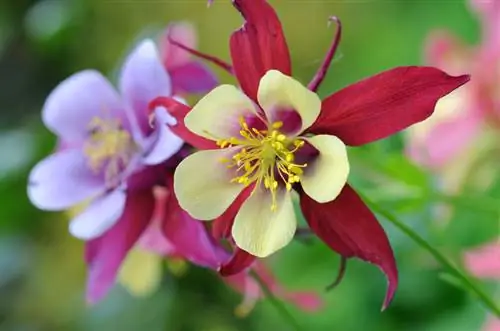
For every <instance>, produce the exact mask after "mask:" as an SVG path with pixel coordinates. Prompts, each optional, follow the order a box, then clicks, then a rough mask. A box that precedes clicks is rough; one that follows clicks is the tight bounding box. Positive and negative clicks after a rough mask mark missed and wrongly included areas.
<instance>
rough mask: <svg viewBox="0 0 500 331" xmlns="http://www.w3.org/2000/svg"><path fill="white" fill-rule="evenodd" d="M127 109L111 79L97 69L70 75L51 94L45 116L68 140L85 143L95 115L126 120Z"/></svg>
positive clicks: (55, 129)
mask: <svg viewBox="0 0 500 331" xmlns="http://www.w3.org/2000/svg"><path fill="white" fill-rule="evenodd" d="M123 109H124V105H123V104H122V101H121V100H120V97H119V95H118V93H117V92H116V91H115V89H114V88H113V86H111V84H110V83H109V82H108V80H107V79H106V78H105V77H104V76H102V75H101V74H100V73H99V72H97V71H95V70H85V71H81V72H78V73H76V74H74V75H72V76H70V77H68V78H67V79H65V80H64V81H62V82H61V83H60V84H59V85H58V86H57V87H56V88H55V89H54V90H53V91H52V92H51V93H50V95H49V96H48V98H47V100H46V101H45V105H44V106H43V110H42V119H43V122H44V124H45V126H47V128H49V129H50V130H51V131H52V132H54V133H55V134H56V135H58V136H59V137H60V138H62V139H63V140H64V141H65V142H67V143H72V142H82V141H83V140H84V139H85V138H86V137H87V135H88V124H89V123H90V121H91V120H92V118H94V117H96V116H98V117H103V116H109V115H112V116H113V117H119V118H123V119H125V113H124V112H123ZM122 124H126V123H122Z"/></svg>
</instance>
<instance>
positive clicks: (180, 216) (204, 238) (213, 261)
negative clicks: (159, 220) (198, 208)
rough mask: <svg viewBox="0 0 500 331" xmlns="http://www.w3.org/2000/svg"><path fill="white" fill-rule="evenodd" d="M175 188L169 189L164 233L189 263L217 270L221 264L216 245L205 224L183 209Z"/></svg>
mask: <svg viewBox="0 0 500 331" xmlns="http://www.w3.org/2000/svg"><path fill="white" fill-rule="evenodd" d="M172 188H173V187H169V191H170V194H169V195H168V197H167V199H168V200H167V201H166V203H167V206H166V209H165V214H164V215H163V226H162V227H163V233H164V235H165V237H166V238H167V240H168V241H170V242H171V243H172V245H173V246H174V247H175V251H176V253H177V254H180V255H181V256H182V257H184V258H186V259H188V260H189V261H191V262H193V263H195V264H198V265H201V266H204V267H209V268H213V269H216V268H218V267H219V265H220V264H221V261H219V259H218V256H217V254H216V249H217V248H216V243H215V241H212V240H211V238H210V237H209V233H208V231H207V229H206V228H205V226H204V224H202V223H201V222H200V221H197V220H195V219H193V218H192V217H191V216H189V214H188V213H187V212H185V211H184V210H182V209H181V207H180V206H179V202H178V201H177V198H176V196H175V194H174V193H173V191H172Z"/></svg>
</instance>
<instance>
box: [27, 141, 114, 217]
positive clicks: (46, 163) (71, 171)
mask: <svg viewBox="0 0 500 331" xmlns="http://www.w3.org/2000/svg"><path fill="white" fill-rule="evenodd" d="M104 184H105V183H104V180H103V178H102V177H100V176H96V175H95V174H94V173H93V172H92V171H91V170H90V168H89V167H88V165H87V160H86V159H85V156H84V155H83V153H82V152H81V150H76V149H67V150H64V151H62V152H58V153H55V154H52V155H50V156H49V157H47V158H45V159H44V160H42V161H40V162H39V163H38V164H37V165H36V166H35V167H34V168H33V170H31V173H30V175H29V179H28V197H29V199H30V201H31V203H33V204H34V205H35V206H36V207H37V208H40V209H43V210H63V209H67V208H69V207H71V206H73V205H76V204H77V203H79V202H82V201H84V200H86V199H89V198H91V197H93V196H96V195H98V194H99V193H101V192H103V191H104V189H105V186H104Z"/></svg>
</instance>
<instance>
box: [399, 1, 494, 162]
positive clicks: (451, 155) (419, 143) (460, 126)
mask: <svg viewBox="0 0 500 331" xmlns="http://www.w3.org/2000/svg"><path fill="white" fill-rule="evenodd" d="M471 6H472V8H473V9H475V10H476V12H477V13H478V14H479V18H480V20H481V23H482V31H483V32H482V40H481V44H480V45H478V46H469V45H464V44H462V43H461V41H460V40H458V39H457V38H456V37H454V36H453V35H451V34H450V33H448V32H446V31H435V32H433V33H432V34H431V35H430V37H429V39H428V42H427V47H426V60H427V63H428V64H430V65H433V66H437V67H439V68H441V69H443V70H445V71H447V72H449V73H451V74H462V73H465V72H468V73H470V74H471V77H472V79H471V81H470V83H469V84H467V85H464V86H462V87H460V88H459V89H457V90H456V91H454V92H452V93H451V94H449V95H448V96H446V97H444V98H442V99H441V100H440V101H439V102H438V103H437V105H436V111H435V112H434V114H433V115H432V116H431V117H430V118H428V119H427V120H425V121H424V122H422V123H419V124H416V125H414V126H413V127H412V128H410V130H408V139H407V142H408V144H407V153H408V155H409V156H410V157H411V158H412V159H413V160H414V161H416V162H417V163H419V164H421V165H424V166H427V167H429V168H433V169H435V170H439V169H441V168H442V167H445V166H447V165H449V164H450V163H453V161H454V160H456V158H458V157H460V156H461V153H462V155H463V154H465V153H467V150H468V148H471V147H474V145H479V144H477V143H476V144H475V138H477V136H478V135H479V134H480V133H481V132H482V131H483V130H484V128H485V127H487V126H488V127H489V126H492V127H494V128H496V129H497V130H498V129H499V128H500V89H498V85H499V83H500V0H490V1H484V0H472V1H471ZM475 147H478V146H475Z"/></svg>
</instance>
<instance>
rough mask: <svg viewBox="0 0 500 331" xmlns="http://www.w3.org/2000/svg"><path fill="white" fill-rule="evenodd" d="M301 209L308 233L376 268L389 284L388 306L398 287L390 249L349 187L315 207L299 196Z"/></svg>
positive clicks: (375, 223)
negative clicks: (311, 231)
mask: <svg viewBox="0 0 500 331" xmlns="http://www.w3.org/2000/svg"><path fill="white" fill-rule="evenodd" d="M300 206H301V208H302V212H303V213H304V217H305V219H306V220H307V223H308V224H309V226H310V227H311V230H313V231H314V233H316V235H317V236H318V237H319V238H320V239H321V240H323V241H324V242H325V243H326V244H327V245H328V246H329V247H330V248H331V249H333V250H334V251H336V252H337V253H339V254H340V255H342V256H344V257H347V258H350V257H357V258H359V259H361V260H363V261H366V262H370V263H373V264H375V265H376V266H378V267H379V268H380V269H381V270H382V271H383V272H384V273H385V275H386V277H387V280H388V282H389V285H388V288H387V292H386V297H385V300H384V304H383V309H385V308H386V307H387V306H388V305H389V303H390V302H391V300H392V298H393V296H394V293H395V292H396V288H397V286H398V270H397V266H396V260H395V258H394V254H393V252H392V248H391V245H390V243H389V240H388V238H387V235H386V234H385V231H384V229H383V228H382V226H381V225H380V224H379V223H378V221H377V219H376V218H375V215H373V213H372V212H371V211H370V209H369V208H368V207H367V206H366V205H365V203H364V202H363V201H362V200H361V198H360V197H359V196H358V194H357V193H356V192H355V191H354V190H353V189H352V188H351V187H350V186H349V185H348V184H346V186H345V187H344V188H343V189H342V192H341V193H340V195H339V196H338V197H337V198H336V199H335V200H333V201H330V202H327V203H318V202H316V201H314V200H313V199H311V198H310V197H309V196H307V195H306V194H301V197H300Z"/></svg>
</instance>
